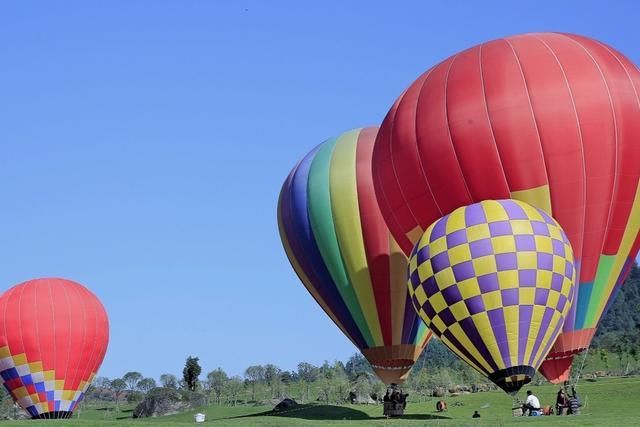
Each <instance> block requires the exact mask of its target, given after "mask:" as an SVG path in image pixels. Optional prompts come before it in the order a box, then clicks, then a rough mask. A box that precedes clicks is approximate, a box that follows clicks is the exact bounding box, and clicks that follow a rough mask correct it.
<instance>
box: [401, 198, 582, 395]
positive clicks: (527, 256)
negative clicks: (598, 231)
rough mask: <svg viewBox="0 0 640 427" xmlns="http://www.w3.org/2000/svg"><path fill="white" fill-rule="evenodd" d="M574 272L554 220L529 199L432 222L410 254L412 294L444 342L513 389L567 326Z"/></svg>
mask: <svg viewBox="0 0 640 427" xmlns="http://www.w3.org/2000/svg"><path fill="white" fill-rule="evenodd" d="M575 275H576V270H575V267H574V261H573V250H572V248H571V245H570V243H569V240H568V239H567V236H566V234H565V233H564V231H563V230H562V229H561V228H560V226H559V225H558V223H557V222H556V221H555V220H554V219H553V218H551V217H550V216H548V215H547V214H545V213H544V212H543V211H542V210H539V209H537V208H534V207H532V206H531V205H528V204H526V203H523V202H519V201H515V200H498V201H493V200H488V201H483V202H480V203H476V204H472V205H469V206H466V207H462V208H459V209H456V210H455V211H453V212H452V213H451V214H449V215H446V216H444V217H442V218H441V219H439V220H437V221H436V222H434V223H433V224H432V225H431V226H430V227H429V228H427V230H426V231H425V232H424V234H423V235H422V237H421V238H420V240H419V241H418V244H417V245H416V246H415V248H414V249H413V253H412V255H411V258H410V263H409V293H410V295H411V300H412V301H413V305H414V307H415V309H416V310H417V311H418V313H419V314H420V317H421V318H422V319H423V320H424V321H425V322H426V324H427V325H428V326H429V328H430V329H431V330H432V331H433V332H434V333H435V334H436V335H437V336H438V337H440V339H441V340H442V342H444V343H445V344H446V345H447V346H448V347H449V348H450V349H451V350H453V351H454V352H455V353H456V354H457V355H458V356H459V357H460V358H462V359H463V360H464V361H466V362H467V363H468V364H470V365H471V366H472V367H474V368H475V369H476V370H477V371H479V372H480V373H482V374H484V375H486V376H487V377H488V378H489V379H490V380H491V381H493V382H494V383H496V384H497V385H498V386H499V387H501V388H502V389H503V390H504V391H506V392H508V393H516V392H517V391H518V390H519V389H520V387H522V386H523V385H524V384H526V383H528V382H530V381H531V378H532V377H533V375H534V374H535V371H536V369H538V367H539V366H540V364H541V363H542V361H543V360H544V358H545V357H546V355H547V353H548V352H549V349H550V348H551V345H552V344H553V343H554V342H555V340H556V337H557V336H558V334H559V333H560V331H561V328H562V325H563V324H564V321H565V318H566V316H567V313H568V312H569V310H570V308H571V304H572V302H573V298H574V294H575V286H574V280H575Z"/></svg>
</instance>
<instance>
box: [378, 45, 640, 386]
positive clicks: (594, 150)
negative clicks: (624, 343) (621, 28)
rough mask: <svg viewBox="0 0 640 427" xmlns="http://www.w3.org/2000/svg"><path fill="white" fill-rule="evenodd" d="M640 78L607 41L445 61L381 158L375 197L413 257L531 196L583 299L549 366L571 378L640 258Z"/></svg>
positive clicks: (549, 374) (405, 97) (402, 101)
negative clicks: (499, 203)
mask: <svg viewBox="0 0 640 427" xmlns="http://www.w3.org/2000/svg"><path fill="white" fill-rule="evenodd" d="M639 96H640V71H639V69H638V67H637V66H636V65H635V64H633V63H632V62H631V61H630V60H629V59H628V58H627V57H625V56H624V55H623V54H622V53H620V52H618V51H616V50H615V49H614V48H612V47H610V46H607V45H606V44H604V43H602V42H599V41H597V40H594V39H591V38H588V37H584V36H580V35H575V34H559V33H531V34H520V35H515V36H511V37H505V38H500V39H497V40H491V41H488V42H486V43H482V44H480V45H477V46H473V47H471V48H469V49H466V50H464V51H461V52H459V53H456V54H455V55H453V56H451V57H450V58H447V59H445V60H444V61H442V62H440V63H439V64H436V65H435V66H434V67H432V68H431V69H429V70H428V71H427V72H425V73H424V74H423V75H422V76H420V77H419V78H418V79H417V80H416V81H415V82H414V83H412V84H411V85H410V86H409V87H408V88H407V90H405V91H404V92H403V94H402V95H401V96H400V97H399V98H398V99H397V101H396V103H395V104H394V105H393V107H392V108H391V109H390V110H389V113H388V114H387V117H386V118H385V120H384V121H383V123H382V125H381V127H380V131H379V135H378V138H377V140H376V144H375V145H376V146H375V149H374V156H373V173H374V182H375V185H376V194H377V196H378V200H379V201H380V205H381V206H380V207H381V210H382V212H383V216H384V218H385V220H386V221H387V223H388V224H389V228H390V229H391V232H392V234H393V236H394V237H395V238H396V241H397V242H398V243H399V244H400V246H401V247H402V248H403V249H404V251H405V253H407V254H409V253H410V251H411V249H413V246H414V245H415V243H416V242H417V240H418V239H419V238H420V236H421V235H422V233H423V232H424V230H425V229H426V227H428V226H429V225H430V224H432V223H433V222H434V221H436V220H437V219H438V218H440V217H442V216H443V215H446V214H448V213H450V212H452V211H453V210H455V209H457V208H459V207H462V206H467V205H470V204H472V203H476V202H480V201H482V200H499V199H518V200H522V201H524V202H527V203H529V204H531V205H533V206H535V207H537V208H540V209H543V210H544V211H545V212H546V213H548V214H549V215H551V216H552V217H553V218H554V219H555V220H557V221H558V223H560V225H562V227H563V229H564V230H565V231H566V233H567V236H568V237H569V240H570V241H571V245H572V247H573V249H574V253H575V257H576V266H577V268H578V279H577V284H578V290H577V300H576V303H575V304H574V305H573V309H572V311H571V312H570V313H569V316H568V320H567V321H566V322H565V326H564V329H563V331H562V334H561V335H560V336H559V338H558V340H557V342H556V343H555V345H554V346H553V348H552V350H551V352H550V355H549V360H548V361H547V363H544V364H543V365H542V366H541V371H542V373H543V374H544V375H545V377H546V378H547V379H549V380H550V381H553V382H556V383H558V382H562V381H564V380H567V379H568V375H569V368H570V367H571V361H572V358H573V355H574V354H575V353H577V352H580V351H582V350H584V349H586V348H588V347H589V344H590V342H591V339H592V337H593V335H594V333H595V331H596V327H597V326H598V324H599V322H600V319H601V318H602V316H603V314H604V313H605V312H606V310H607V308H608V307H609V305H610V304H611V302H612V301H613V299H614V298H615V295H616V293H617V290H618V289H619V287H620V286H621V285H622V283H623V281H624V279H625V277H626V276H627V273H628V271H629V268H630V266H631V264H632V263H633V260H634V259H635V258H636V255H637V254H638V249H639V248H640V233H639V231H640V186H639V185H638V184H639V183H640V143H639V141H640V97H639Z"/></svg>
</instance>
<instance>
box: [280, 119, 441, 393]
mask: <svg viewBox="0 0 640 427" xmlns="http://www.w3.org/2000/svg"><path fill="white" fill-rule="evenodd" d="M376 132H377V128H366V129H356V130H352V131H350V132H347V133H345V134H343V135H341V136H339V137H338V138H332V139H329V140H327V141H325V142H324V143H323V144H321V145H319V146H318V147H316V148H315V149H314V150H313V151H311V152H310V153H309V154H308V155H307V156H306V157H305V158H304V159H303V160H302V161H301V162H300V163H298V165H296V167H295V168H294V169H293V171H291V173H290V174H289V176H288V178H287V180H286V181H285V183H284V185H283V187H282V191H281V193H280V200H279V203H278V222H279V227H280V237H281V239H282V243H283V245H284V248H285V250H286V253H287V256H288V257H289V261H290V262H291V265H292V266H293V268H294V270H295V271H296V273H297V274H298V277H299V278H300V280H301V281H302V283H304V285H305V286H306V288H307V290H308V291H309V292H310V293H311V295H312V296H313V297H314V298H315V300H316V301H317V302H318V303H319V304H320V306H322V308H323V309H324V311H325V312H326V313H327V314H328V315H329V316H330V317H331V319H332V320H333V321H334V322H335V324H336V325H338V327H339V328H340V329H341V330H342V331H343V332H344V333H345V335H347V337H349V339H350V340H351V341H352V342H353V343H354V344H355V345H356V347H358V349H360V350H361V351H362V353H363V354H364V356H365V357H366V358H367V360H368V361H369V362H370V363H371V365H372V366H373V368H374V370H375V372H376V373H377V374H378V376H379V377H380V378H381V379H382V380H383V381H384V382H385V383H387V384H391V383H402V381H404V379H405V378H406V376H407V374H408V372H409V370H410V369H411V366H412V365H413V364H414V362H415V361H416V359H417V358H418V356H419V355H420V353H421V352H422V350H423V348H424V347H425V346H426V344H427V341H428V340H429V338H430V337H431V334H430V332H429V331H428V329H427V328H426V327H425V325H424V324H423V322H422V321H421V320H420V318H419V317H418V316H417V314H416V312H415V310H414V309H413V307H412V306H411V302H410V300H409V297H408V292H407V286H406V274H407V273H406V271H407V258H406V256H405V255H404V254H403V253H402V251H401V250H400V248H399V247H398V245H397V244H396V242H395V241H394V240H393V237H391V235H390V234H389V230H388V228H387V226H386V224H385V223H384V220H383V218H382V216H381V215H380V211H379V208H378V205H377V202H376V199H375V195H374V193H373V184H372V178H371V154H372V150H373V142H374V139H375V136H376Z"/></svg>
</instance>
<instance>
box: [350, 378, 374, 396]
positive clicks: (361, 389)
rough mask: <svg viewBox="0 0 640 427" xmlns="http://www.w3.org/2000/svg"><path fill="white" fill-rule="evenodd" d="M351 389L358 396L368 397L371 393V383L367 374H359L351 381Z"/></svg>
mask: <svg viewBox="0 0 640 427" xmlns="http://www.w3.org/2000/svg"><path fill="white" fill-rule="evenodd" d="M353 389H354V391H355V393H356V396H358V397H369V395H370V394H371V383H370V382H369V376H368V375H367V374H360V375H358V376H357V377H356V379H355V381H354V382H353Z"/></svg>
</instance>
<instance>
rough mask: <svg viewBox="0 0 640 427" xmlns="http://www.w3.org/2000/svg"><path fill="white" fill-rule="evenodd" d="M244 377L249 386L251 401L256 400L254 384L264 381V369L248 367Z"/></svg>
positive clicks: (256, 366)
mask: <svg viewBox="0 0 640 427" xmlns="http://www.w3.org/2000/svg"><path fill="white" fill-rule="evenodd" d="M244 376H245V378H246V379H247V381H248V382H249V384H251V400H253V401H254V402H255V400H256V384H257V383H258V382H260V381H264V367H263V366H260V365H253V366H249V367H248V368H247V369H246V370H245V371H244Z"/></svg>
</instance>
